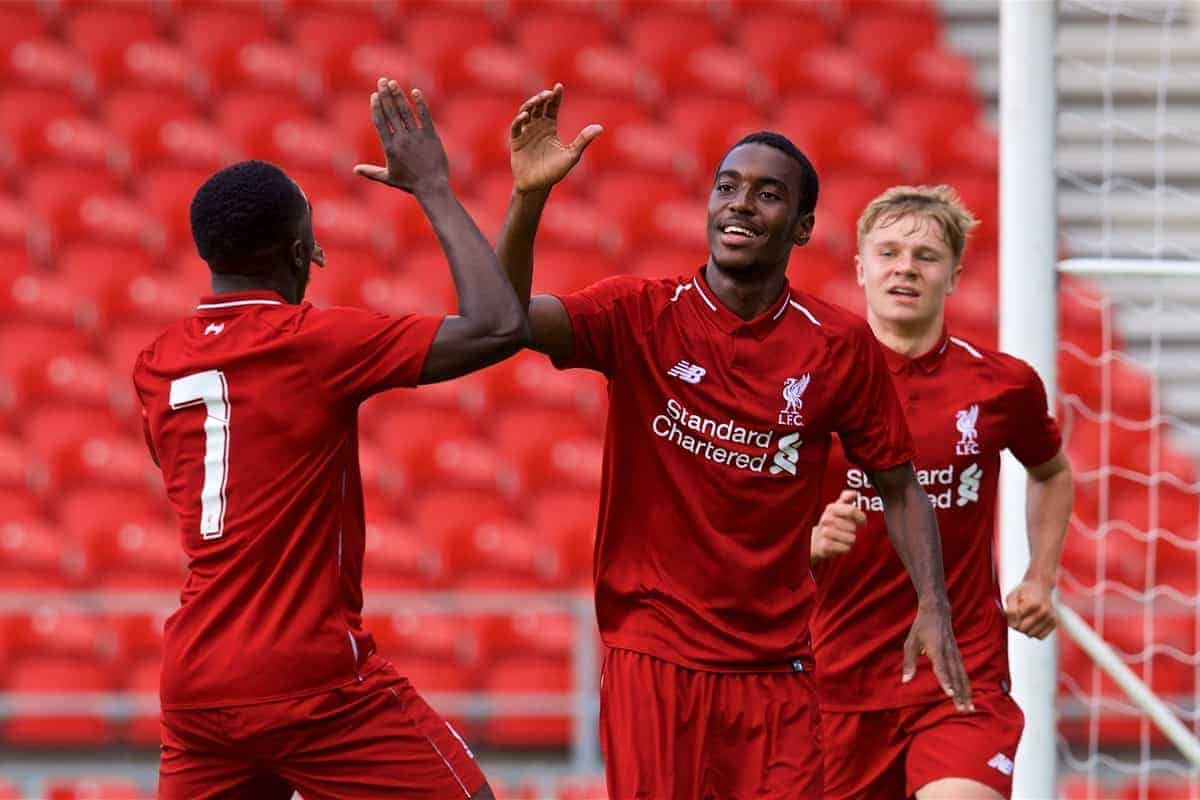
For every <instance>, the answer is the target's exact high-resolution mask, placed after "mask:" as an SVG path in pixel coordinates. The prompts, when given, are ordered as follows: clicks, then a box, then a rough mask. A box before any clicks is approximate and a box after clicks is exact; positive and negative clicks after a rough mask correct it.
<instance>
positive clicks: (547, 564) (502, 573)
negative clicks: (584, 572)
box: [449, 517, 568, 590]
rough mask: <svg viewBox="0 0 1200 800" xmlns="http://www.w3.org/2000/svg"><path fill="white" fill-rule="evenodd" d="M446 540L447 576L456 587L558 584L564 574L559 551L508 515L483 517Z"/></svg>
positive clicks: (537, 533)
mask: <svg viewBox="0 0 1200 800" xmlns="http://www.w3.org/2000/svg"><path fill="white" fill-rule="evenodd" d="M450 541H451V544H450V550H449V557H450V559H451V568H450V579H451V583H452V585H453V586H454V587H455V588H457V589H477V590H487V589H492V590H507V589H537V588H547V587H558V586H562V585H563V584H564V583H565V581H566V579H567V577H568V573H567V569H566V567H567V565H566V564H565V563H564V560H563V558H562V556H561V554H560V553H558V552H557V550H555V549H554V548H553V547H550V546H547V545H548V543H547V542H546V540H545V537H544V536H543V535H542V534H541V532H540V531H538V530H537V529H536V528H533V527H531V526H529V525H527V524H525V523H523V522H521V521H519V520H516V519H513V518H511V517H508V518H506V517H489V518H487V519H483V520H481V521H479V523H478V524H476V525H475V526H473V527H470V528H464V529H461V530H460V531H459V533H458V535H457V536H455V537H454V538H452V539H451V540H450Z"/></svg>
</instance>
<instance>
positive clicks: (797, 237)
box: [792, 214, 817, 247]
mask: <svg viewBox="0 0 1200 800" xmlns="http://www.w3.org/2000/svg"><path fill="white" fill-rule="evenodd" d="M816 221H817V220H816V217H815V216H814V215H813V214H801V215H800V217H799V218H797V220H796V224H794V225H793V226H792V242H793V243H795V244H796V246H797V247H803V246H804V245H806V244H808V240H809V239H811V238H812V232H813V225H815V224H816Z"/></svg>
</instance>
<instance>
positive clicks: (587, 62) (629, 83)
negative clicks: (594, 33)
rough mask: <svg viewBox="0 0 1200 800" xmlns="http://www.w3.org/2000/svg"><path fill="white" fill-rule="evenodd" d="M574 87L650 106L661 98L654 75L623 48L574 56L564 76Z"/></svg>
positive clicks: (598, 49) (586, 50)
mask: <svg viewBox="0 0 1200 800" xmlns="http://www.w3.org/2000/svg"><path fill="white" fill-rule="evenodd" d="M562 81H563V82H564V83H568V82H569V85H570V86H572V87H578V88H580V89H587V90H591V91H596V92H606V93H609V94H612V95H614V96H617V97H624V98H628V99H629V100H630V101H637V102H640V103H643V104H649V103H651V102H653V101H655V100H657V99H658V98H659V97H660V96H661V94H662V87H661V86H660V84H659V81H658V78H657V77H656V76H655V74H654V72H653V71H652V70H651V69H650V68H649V67H647V66H646V65H645V64H644V63H643V62H642V61H641V60H639V59H638V57H637V56H636V55H634V54H633V53H631V52H630V51H629V50H627V49H626V48H624V47H616V46H614V45H595V46H593V47H585V48H583V49H582V50H579V51H578V52H577V53H575V54H574V56H573V57H572V59H571V60H570V62H568V65H567V66H566V67H565V69H564V72H563V73H562Z"/></svg>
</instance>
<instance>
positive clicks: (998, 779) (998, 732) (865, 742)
mask: <svg viewBox="0 0 1200 800" xmlns="http://www.w3.org/2000/svg"><path fill="white" fill-rule="evenodd" d="M972 699H973V700H974V702H975V711H973V712H971V713H968V714H960V713H958V712H957V711H955V710H954V704H953V703H951V702H950V701H949V700H943V701H939V702H937V703H930V704H928V705H921V706H906V707H904V708H889V709H884V710H880V711H829V710H823V711H822V712H821V727H822V728H823V729H824V732H825V741H824V744H825V797H826V798H828V800H850V798H854V800H895V798H897V797H912V796H913V795H914V794H916V792H917V790H918V789H920V788H921V787H922V786H925V785H926V784H929V783H932V782H933V781H936V780H939V779H941V778H967V779H969V780H973V781H978V782H979V783H982V784H984V785H986V786H989V787H991V788H992V789H994V790H995V791H997V792H999V793H1000V794H1001V795H1003V796H1004V797H1009V796H1010V795H1011V794H1012V771H1013V759H1015V758H1016V757H1017V744H1018V743H1019V742H1020V741H1021V731H1022V730H1023V729H1024V727H1025V715H1024V714H1022V713H1021V709H1020V707H1019V706H1017V704H1016V702H1014V701H1013V699H1012V698H1011V697H1009V696H1008V695H1007V694H1005V693H1004V692H1001V691H998V690H993V691H979V690H978V689H976V690H975V692H974V694H973V697H972Z"/></svg>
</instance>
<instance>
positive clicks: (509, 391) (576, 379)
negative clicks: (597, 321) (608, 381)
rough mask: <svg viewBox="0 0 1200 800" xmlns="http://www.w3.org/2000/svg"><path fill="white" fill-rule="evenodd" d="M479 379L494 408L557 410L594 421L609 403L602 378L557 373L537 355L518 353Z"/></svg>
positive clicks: (587, 374)
mask: <svg viewBox="0 0 1200 800" xmlns="http://www.w3.org/2000/svg"><path fill="white" fill-rule="evenodd" d="M482 376H483V379H484V380H485V381H486V382H487V392H488V395H489V399H490V401H491V402H492V403H493V404H496V405H506V406H511V407H514V408H518V407H526V408H528V407H532V406H540V407H543V408H559V409H563V410H566V411H571V412H573V413H578V414H581V415H583V417H584V418H587V419H593V420H594V419H597V418H598V417H600V416H601V415H602V414H603V413H604V410H605V408H606V407H607V403H608V398H607V394H606V391H605V387H604V379H603V378H602V377H600V376H599V375H594V374H590V373H585V372H583V371H580V370H560V369H557V368H555V366H554V365H553V364H552V363H550V359H548V358H546V357H545V356H543V355H541V354H540V353H532V352H529V353H521V354H519V355H517V356H515V357H514V358H510V359H507V360H505V361H503V362H501V363H499V364H497V365H496V366H494V367H490V368H488V369H487V370H485V371H484V372H483V373H482Z"/></svg>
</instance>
